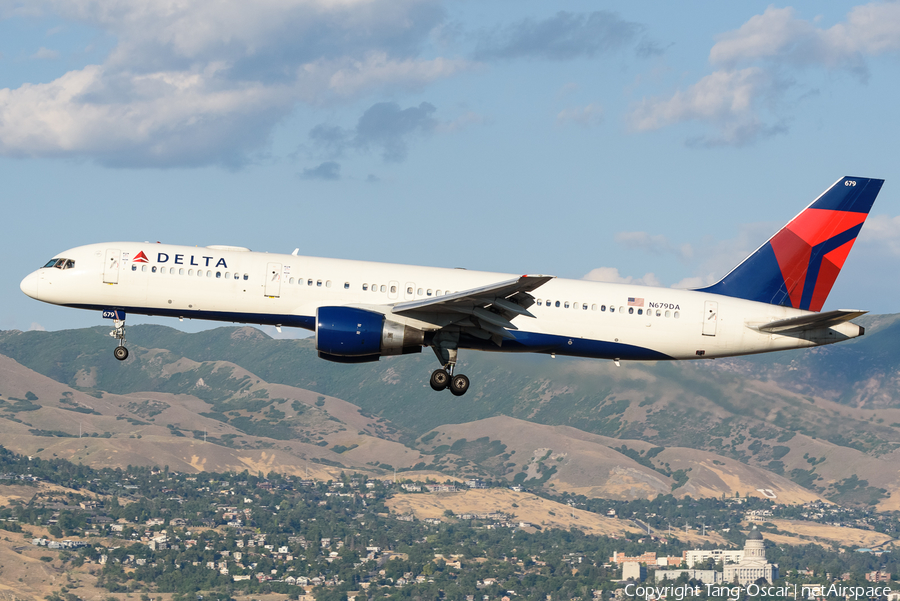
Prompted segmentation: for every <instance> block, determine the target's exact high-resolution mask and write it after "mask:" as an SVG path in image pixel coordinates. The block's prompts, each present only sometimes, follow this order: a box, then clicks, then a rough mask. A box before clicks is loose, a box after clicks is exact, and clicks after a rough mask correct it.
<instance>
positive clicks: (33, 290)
mask: <svg viewBox="0 0 900 601" xmlns="http://www.w3.org/2000/svg"><path fill="white" fill-rule="evenodd" d="M19 288H21V289H22V292H24V293H25V294H27V295H28V296H30V297H31V298H37V297H38V274H37V272H36V271H34V272H32V273H29V274H28V275H27V276H25V279H24V280H22V283H21V284H19Z"/></svg>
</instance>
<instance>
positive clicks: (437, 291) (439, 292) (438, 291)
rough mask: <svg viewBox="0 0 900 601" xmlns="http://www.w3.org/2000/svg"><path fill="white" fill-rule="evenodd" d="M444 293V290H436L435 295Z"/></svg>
mask: <svg viewBox="0 0 900 601" xmlns="http://www.w3.org/2000/svg"><path fill="white" fill-rule="evenodd" d="M442 294H443V292H441V291H440V290H435V291H434V295H435V296H440V295H442Z"/></svg>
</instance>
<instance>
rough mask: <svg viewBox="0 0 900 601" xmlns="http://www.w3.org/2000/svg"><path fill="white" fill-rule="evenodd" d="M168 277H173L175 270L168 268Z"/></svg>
mask: <svg viewBox="0 0 900 601" xmlns="http://www.w3.org/2000/svg"><path fill="white" fill-rule="evenodd" d="M169 275H175V268H174V267H169Z"/></svg>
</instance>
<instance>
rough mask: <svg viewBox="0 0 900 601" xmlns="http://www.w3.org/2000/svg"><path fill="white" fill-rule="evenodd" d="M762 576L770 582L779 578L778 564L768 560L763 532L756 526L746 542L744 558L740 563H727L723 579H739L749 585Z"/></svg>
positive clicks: (730, 580)
mask: <svg viewBox="0 0 900 601" xmlns="http://www.w3.org/2000/svg"><path fill="white" fill-rule="evenodd" d="M760 578H765V580H766V582H768V583H770V584H771V583H772V582H775V580H776V579H777V578H778V566H777V565H775V564H773V563H767V562H766V545H765V542H763V537H762V534H761V533H760V531H759V530H757V529H756V527H755V526H754V527H753V530H751V531H750V535H749V536H747V542H746V543H745V544H744V557H743V559H741V561H740V562H739V563H731V564H726V565H725V573H724V574H723V580H724V582H726V583H731V582H735V581H737V582H738V584H744V585H747V584H751V583H754V582H756V581H757V580H759V579H760Z"/></svg>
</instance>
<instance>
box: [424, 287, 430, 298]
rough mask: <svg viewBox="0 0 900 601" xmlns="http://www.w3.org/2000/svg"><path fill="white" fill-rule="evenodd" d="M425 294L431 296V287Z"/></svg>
mask: <svg viewBox="0 0 900 601" xmlns="http://www.w3.org/2000/svg"><path fill="white" fill-rule="evenodd" d="M425 294H427V295H428V296H431V288H429V289H428V292H426V293H425Z"/></svg>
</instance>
